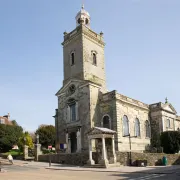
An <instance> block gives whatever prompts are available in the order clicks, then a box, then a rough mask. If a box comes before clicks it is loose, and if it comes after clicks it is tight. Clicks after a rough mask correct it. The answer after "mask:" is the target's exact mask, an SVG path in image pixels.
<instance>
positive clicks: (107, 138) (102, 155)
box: [87, 127, 116, 167]
mask: <svg viewBox="0 0 180 180" xmlns="http://www.w3.org/2000/svg"><path fill="white" fill-rule="evenodd" d="M115 133H116V132H115V131H113V130H111V129H107V128H101V127H94V128H92V129H91V130H90V131H89V132H88V140H89V160H88V162H87V164H88V165H95V164H99V165H102V166H105V167H108V166H109V164H116V153H115V143H114V134H115ZM92 141H94V144H93V145H92ZM93 152H96V153H97V154H98V160H97V162H96V163H95V161H94V160H93V155H92V153H93Z"/></svg>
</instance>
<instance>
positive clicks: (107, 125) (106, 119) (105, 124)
mask: <svg viewBox="0 0 180 180" xmlns="http://www.w3.org/2000/svg"><path fill="white" fill-rule="evenodd" d="M102 125H103V127H104V128H108V129H111V122H110V117H109V116H108V115H105V116H104V117H103V120H102Z"/></svg>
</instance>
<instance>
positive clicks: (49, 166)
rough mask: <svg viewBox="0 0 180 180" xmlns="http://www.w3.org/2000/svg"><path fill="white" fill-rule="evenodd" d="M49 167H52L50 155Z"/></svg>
mask: <svg viewBox="0 0 180 180" xmlns="http://www.w3.org/2000/svg"><path fill="white" fill-rule="evenodd" d="M49 167H51V155H49Z"/></svg>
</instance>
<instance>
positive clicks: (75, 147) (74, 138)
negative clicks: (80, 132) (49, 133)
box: [70, 132, 77, 153]
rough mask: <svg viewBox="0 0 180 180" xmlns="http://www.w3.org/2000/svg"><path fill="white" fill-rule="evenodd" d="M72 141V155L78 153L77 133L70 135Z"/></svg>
mask: <svg viewBox="0 0 180 180" xmlns="http://www.w3.org/2000/svg"><path fill="white" fill-rule="evenodd" d="M70 139H71V153H75V152H76V151H77V137H76V132H72V133H71V134H70Z"/></svg>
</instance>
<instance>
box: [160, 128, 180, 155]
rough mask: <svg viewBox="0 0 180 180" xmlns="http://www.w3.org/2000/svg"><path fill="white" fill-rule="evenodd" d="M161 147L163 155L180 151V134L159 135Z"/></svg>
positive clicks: (166, 133) (170, 132)
mask: <svg viewBox="0 0 180 180" xmlns="http://www.w3.org/2000/svg"><path fill="white" fill-rule="evenodd" d="M161 146H162V147H163V151H164V153H167V154H174V153H178V152H179V150H180V132H178V131H166V132H162V133H161Z"/></svg>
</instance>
